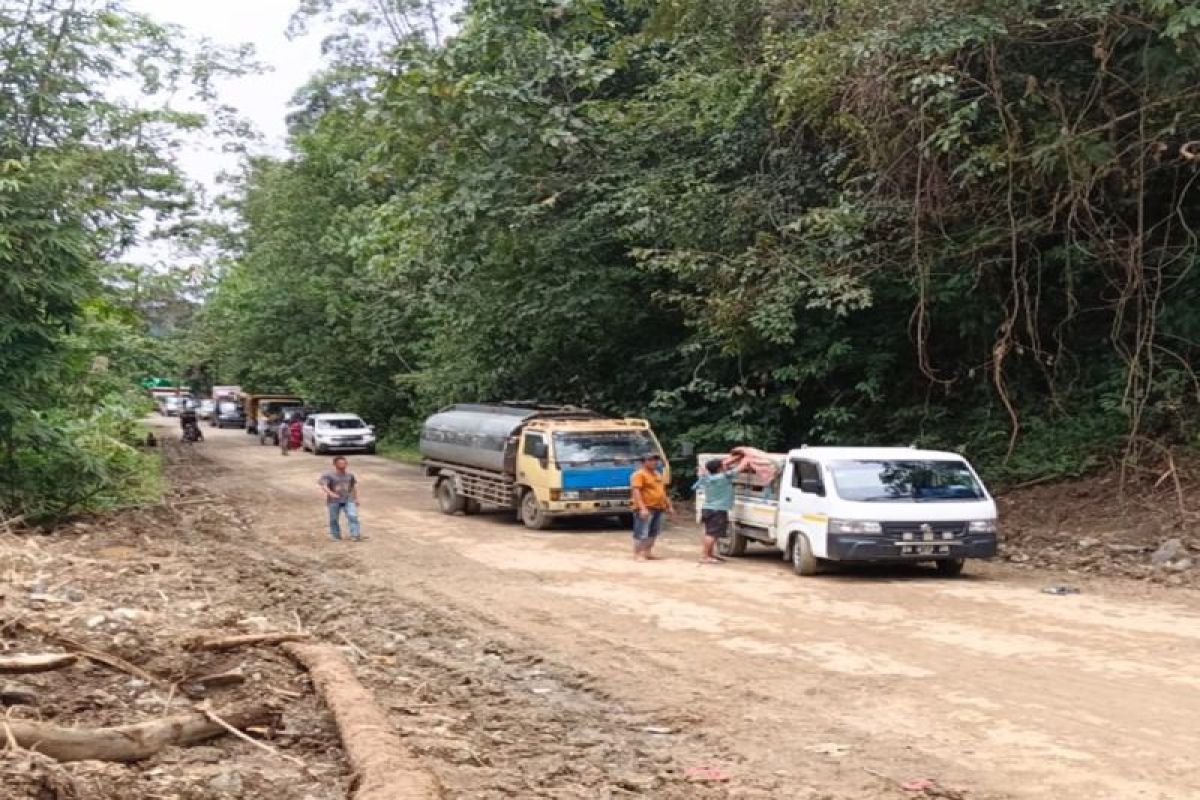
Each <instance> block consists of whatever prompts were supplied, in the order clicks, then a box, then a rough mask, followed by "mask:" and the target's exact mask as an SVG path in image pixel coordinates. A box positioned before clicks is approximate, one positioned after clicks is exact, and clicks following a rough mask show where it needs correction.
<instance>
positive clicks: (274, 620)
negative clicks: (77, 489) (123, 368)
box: [0, 450, 770, 800]
mask: <svg viewBox="0 0 1200 800" xmlns="http://www.w3.org/2000/svg"><path fill="white" fill-rule="evenodd" d="M171 452H172V453H174V454H175V455H174V457H173V458H172V459H171V460H172V462H173V463H172V465H171V467H170V470H169V471H170V474H171V477H172V480H173V483H174V488H173V489H172V491H171V492H170V496H169V498H168V500H167V503H166V504H165V505H163V506H161V507H157V508H153V509H147V510H142V511H134V512H127V513H123V514H118V515H113V516H111V517H108V518H104V519H91V520H85V521H80V522H77V523H74V524H72V525H69V526H67V527H65V528H64V529H61V530H59V531H57V532H56V533H55V534H54V535H52V536H42V535H39V534H34V533H23V534H21V535H11V534H9V535H0V598H2V605H0V655H12V654H14V653H66V652H80V651H81V650H82V651H86V652H90V653H93V654H97V656H98V657H97V658H89V657H83V658H80V659H79V660H78V661H77V662H76V663H75V664H74V665H72V666H69V667H67V668H64V669H58V670H54V671H48V672H41V673H31V674H21V675H7V676H6V675H0V699H2V701H3V703H4V705H5V706H6V708H5V709H4V711H5V713H6V714H7V718H8V719H9V720H12V721H14V723H15V721H16V720H36V721H40V722H45V723H54V724H57V725H61V726H70V727H76V726H78V727H80V728H87V729H92V728H100V727H104V726H112V725H122V724H128V723H134V722H142V721H149V720H155V719H160V718H163V717H165V716H167V715H174V714H180V713H187V712H190V711H194V710H195V709H196V708H212V709H216V710H217V711H218V712H219V711H221V710H222V709H231V708H238V707H245V706H248V705H254V704H256V703H264V702H265V703H267V704H268V705H269V706H270V708H271V714H270V715H269V717H268V718H267V719H265V720H264V721H262V723H261V724H258V725H252V726H250V727H249V729H248V730H249V733H250V736H251V737H252V738H254V739H255V740H257V741H259V742H261V743H262V744H266V745H267V746H268V747H269V748H270V749H272V750H274V751H275V752H274V753H272V752H268V751H267V750H266V749H263V748H262V747H258V746H255V745H254V744H253V743H251V742H248V741H245V740H243V739H240V738H236V737H234V736H230V735H225V736H219V737H217V738H213V739H212V740H210V741H207V742H205V743H203V744H200V745H197V746H181V747H176V746H171V747H167V748H165V749H163V750H162V751H161V752H159V753H158V754H157V755H154V756H153V757H150V758H148V759H145V760H141V761H137V762H134V763H129V764H124V763H115V762H105V761H78V762H71V763H58V762H56V761H53V760H51V759H49V758H47V757H45V756H42V755H40V754H38V753H37V752H34V751H36V750H37V747H36V746H32V747H31V748H30V749H21V748H16V747H12V746H10V747H9V748H8V749H7V750H4V751H3V752H0V798H3V800H15V799H17V798H20V799H21V800H35V798H36V800H48V799H50V798H55V799H61V800H67V799H68V798H78V799H79V800H110V799H111V800H151V798H155V799H156V800H157V799H159V798H180V800H192V799H193V798H195V799H196V800H199V798H206V799H209V798H247V799H248V798H266V797H269V798H272V799H273V800H293V799H294V800H326V799H327V798H328V799H329V800H332V799H333V798H344V797H346V796H347V793H348V791H349V789H350V784H351V781H352V776H351V775H350V773H349V768H348V766H347V762H346V758H345V756H344V753H343V752H342V749H341V746H340V744H339V739H338V735H337V729H336V727H335V725H334V723H333V720H332V718H331V716H330V714H329V712H328V710H327V709H326V708H325V707H324V706H323V704H322V702H321V700H320V698H319V697H318V696H317V695H316V694H315V693H314V692H313V689H312V686H311V685H310V682H309V678H308V676H307V675H306V674H305V673H304V672H303V671H302V670H301V669H300V668H298V667H297V665H296V664H294V663H292V662H291V661H290V660H289V659H288V658H287V657H286V656H285V655H284V653H283V652H281V650H280V649H279V648H278V647H275V646H260V647H251V648H239V649H237V650H232V651H228V652H193V651H189V650H188V649H186V647H185V645H186V643H187V642H188V641H190V640H192V639H193V638H194V637H195V636H197V635H205V634H207V635H229V634H244V633H255V632H261V631H279V630H301V629H302V630H306V631H310V632H311V633H312V634H313V636H314V638H316V639H319V640H323V641H326V642H331V643H335V644H337V645H338V646H339V647H340V648H341V650H342V652H343V654H344V655H345V657H346V658H347V659H348V660H349V661H351V662H352V663H353V665H354V667H355V671H356V673H357V674H358V677H359V679H360V680H362V681H363V682H364V683H365V684H366V685H367V687H368V688H369V689H370V690H371V691H372V693H373V694H374V696H375V697H376V698H377V699H378V701H379V703H380V704H381V705H382V706H383V708H384V709H385V710H386V712H387V715H388V718H389V722H390V724H391V725H392V726H393V727H394V728H395V729H396V730H397V731H399V733H400V734H401V736H402V739H403V742H404V745H405V747H406V748H407V749H408V751H409V752H410V753H412V754H415V756H416V757H417V758H418V759H419V760H420V762H421V763H422V764H423V765H425V766H426V767H427V768H428V769H429V770H431V771H432V772H433V773H435V774H436V777H437V779H438V781H439V782H440V783H441V784H442V786H443V787H444V791H445V794H446V796H448V797H463V798H467V797H470V798H492V797H496V798H498V797H532V796H542V797H560V798H561V797H589V798H595V797H610V796H611V797H617V796H625V795H629V794H646V795H649V796H654V797H663V798H675V797H678V798H683V797H687V798H705V797H718V796H721V797H724V796H727V792H726V788H725V787H723V786H721V785H719V782H712V781H711V780H706V778H711V777H712V776H706V775H704V774H701V775H695V774H694V775H692V776H690V777H689V776H688V775H686V774H685V772H684V769H683V767H682V766H681V765H680V764H681V762H680V761H679V759H680V758H685V757H688V756H691V757H692V759H693V763H694V760H697V759H702V758H703V756H702V754H701V752H700V751H702V750H703V745H702V744H700V743H698V742H689V741H688V739H687V737H685V736H681V735H680V734H679V731H677V730H669V729H666V728H663V727H661V726H658V725H656V721H655V720H654V719H653V718H649V717H646V716H643V715H639V714H638V713H635V712H633V711H630V710H629V709H627V708H624V707H623V706H622V705H621V704H620V703H619V702H617V701H616V700H614V699H613V698H611V697H609V696H607V695H605V694H604V692H602V691H599V690H597V689H596V688H594V687H593V686H591V685H590V682H589V679H588V678H587V677H586V676H584V675H581V674H577V673H575V672H573V671H572V670H570V669H569V668H565V667H562V666H558V665H554V664H550V663H545V662H544V661H543V660H542V659H541V658H540V657H539V656H537V655H535V654H531V653H529V652H522V651H520V650H517V649H514V648H513V647H512V646H510V644H509V643H508V642H506V641H505V639H504V637H503V635H497V636H496V637H494V638H491V637H484V638H480V636H479V634H478V632H477V631H472V630H468V629H467V628H466V627H464V626H462V625H460V624H459V621H458V620H456V619H455V618H454V616H453V614H452V613H451V612H449V611H446V610H442V609H437V608H431V607H423V606H421V605H419V604H414V603H413V602H412V601H411V600H408V601H405V602H404V603H403V604H401V603H400V602H399V601H398V600H397V599H396V598H395V597H393V596H391V595H388V594H386V593H383V592H381V591H379V590H377V589H371V588H361V587H358V586H356V585H355V584H354V583H353V582H350V581H346V580H344V579H341V578H339V577H338V576H337V575H336V571H337V566H338V564H337V563H336V562H337V561H338V559H339V558H341V559H345V558H346V557H345V556H336V555H335V556H333V557H332V558H331V559H328V560H325V561H314V560H308V559H304V558H299V557H296V556H289V555H285V554H282V553H280V552H278V551H275V550H273V549H272V548H271V547H270V546H269V545H267V543H266V542H265V541H264V540H262V539H260V538H258V537H257V535H256V534H255V532H254V528H253V520H252V519H251V517H250V515H249V514H248V513H247V510H246V509H245V508H244V507H243V508H239V507H237V505H236V504H234V503H232V502H231V501H230V499H229V498H228V497H225V496H221V495H217V494H213V493H212V490H211V489H201V488H199V486H198V484H195V483H193V482H192V478H194V477H197V476H202V475H210V476H211V474H212V473H213V472H214V471H216V470H219V468H218V467H215V466H213V465H212V464H210V463H209V462H207V461H205V460H203V459H202V458H201V457H200V456H199V455H198V454H196V453H189V452H187V451H176V450H172V451H171ZM181 452H182V453H183V457H182V461H181V460H180V458H181V456H180V453H181ZM266 513H269V512H266ZM331 561H332V562H335V563H332V564H331V563H330V562H331ZM342 566H343V567H344V566H345V564H343V565H342ZM331 568H332V570H331ZM131 673H132V674H131ZM139 675H141V677H139ZM202 704H203V705H202ZM3 733H4V731H3V730H0V745H3V743H4V738H3ZM668 736H669V738H670V741H671V748H670V750H669V751H668V750H667V749H666V748H665V747H664V745H663V742H664V739H665V738H666V737H668ZM10 744H12V743H10ZM718 777H719V776H718ZM745 791H746V794H744V795H743V796H748V797H754V796H759V797H767V796H770V795H769V788H764V789H763V790H762V791H761V792H759V791H755V790H754V789H753V787H749V788H747V789H745Z"/></svg>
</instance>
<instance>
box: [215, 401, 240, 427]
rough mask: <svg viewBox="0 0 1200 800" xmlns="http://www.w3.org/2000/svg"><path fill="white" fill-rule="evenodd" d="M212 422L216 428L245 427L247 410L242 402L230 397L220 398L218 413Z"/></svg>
mask: <svg viewBox="0 0 1200 800" xmlns="http://www.w3.org/2000/svg"><path fill="white" fill-rule="evenodd" d="M210 424H211V425H212V426H213V427H215V428H244V427H245V426H246V412H245V411H244V410H243V408H242V404H241V402H239V401H237V400H232V399H229V398H225V399H221V400H218V401H217V409H216V414H215V415H214V416H213V418H212V420H211V423H210Z"/></svg>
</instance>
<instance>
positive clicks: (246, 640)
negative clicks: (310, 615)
mask: <svg viewBox="0 0 1200 800" xmlns="http://www.w3.org/2000/svg"><path fill="white" fill-rule="evenodd" d="M310 638H311V637H310V636H309V635H308V634H307V633H246V634H242V635H239V636H219V637H215V638H197V639H192V640H191V641H189V642H187V644H186V645H185V646H186V647H187V649H188V650H192V651H199V650H204V651H208V652H220V651H222V650H236V649H237V648H239V647H252V646H254V645H257V644H282V643H283V642H303V641H307V640H308V639H310Z"/></svg>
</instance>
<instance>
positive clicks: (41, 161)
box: [0, 0, 240, 522]
mask: <svg viewBox="0 0 1200 800" xmlns="http://www.w3.org/2000/svg"><path fill="white" fill-rule="evenodd" d="M182 42H183V39H182V37H180V36H179V32H178V31H172V30H167V29H164V28H162V27H160V26H158V25H156V24H154V23H153V22H151V21H150V20H148V19H146V18H144V17H141V16H139V15H136V14H132V13H130V12H129V11H127V10H126V9H125V8H124V7H123V6H122V5H121V4H120V3H119V2H99V1H98V0H97V1H92V2H68V1H67V0H37V2H25V1H24V0H22V2H9V1H8V0H0V521H5V520H7V519H9V518H12V517H18V516H19V517H23V518H24V519H26V520H27V521H29V522H39V521H43V520H53V519H56V518H59V517H61V516H63V515H65V514H69V513H71V512H73V511H78V510H87V509H96V508H105V507H111V506H113V505H118V504H122V503H127V502H136V501H138V500H139V499H142V498H144V497H146V496H148V495H149V494H151V493H153V491H154V489H155V483H156V473H155V471H154V469H153V464H152V463H151V460H150V459H149V458H148V457H147V456H146V455H144V454H143V453H142V452H141V451H139V450H138V449H137V448H136V447H135V444H136V443H137V441H138V440H140V438H141V437H142V435H143V434H142V433H140V432H139V431H138V430H137V427H136V425H135V421H136V419H137V418H138V417H139V416H140V415H141V414H142V413H144V412H145V410H146V408H145V407H143V404H144V403H145V401H144V400H143V399H141V398H140V397H139V396H138V395H137V394H136V392H135V389H136V386H137V383H136V380H137V379H139V378H140V377H141V376H142V375H144V374H145V373H146V372H147V371H156V370H158V369H161V368H162V367H163V358H164V357H165V356H164V348H163V344H162V342H161V341H157V340H154V339H151V338H150V337H149V336H148V333H149V329H148V328H149V326H148V323H147V317H146V316H145V315H143V314H141V313H139V309H138V302H139V301H140V300H141V299H144V298H146V297H148V296H149V295H148V294H147V293H146V292H145V291H143V290H142V289H141V288H138V287H136V286H133V285H132V284H131V283H130V280H129V278H130V277H131V276H143V277H144V276H145V275H147V274H150V273H147V271H146V270H145V269H139V268H119V267H118V265H117V261H118V259H119V258H120V256H121V254H122V253H124V252H125V251H127V250H128V248H129V247H130V246H132V245H133V244H134V243H135V242H137V240H138V237H139V235H141V234H143V233H145V232H146V221H147V219H150V218H153V219H155V220H158V221H160V222H161V223H162V224H163V225H170V224H172V223H178V222H180V221H182V219H183V213H184V212H185V211H186V210H187V209H189V208H190V207H191V198H190V193H189V192H188V190H187V187H186V186H185V184H184V182H183V180H182V179H181V178H180V176H179V174H178V169H177V166H176V164H175V163H174V161H173V152H172V149H173V148H174V147H175V146H176V142H175V137H176V136H177V135H178V133H179V132H180V131H187V130H195V129H197V128H198V127H200V126H201V125H202V124H203V122H204V119H203V118H202V117H199V116H197V115H195V114H190V113H181V112H179V111H175V110H172V108H171V107H170V106H169V105H168V104H166V103H165V102H160V101H159V98H164V97H168V96H170V95H172V94H174V93H178V92H181V91H182V90H184V89H188V88H190V90H191V92H190V94H194V95H195V96H196V97H198V98H211V97H212V94H211V81H212V79H213V78H214V77H215V76H216V75H218V74H220V73H221V72H223V71H224V70H227V69H236V68H237V65H238V64H239V61H240V58H239V57H232V58H226V57H225V56H224V55H223V54H221V53H218V52H216V51H209V52H208V54H207V57H206V59H201V60H199V61H197V60H195V59H194V58H193V57H192V56H190V55H188V54H187V53H185V52H184V50H183V49H182V48H183V43H182ZM184 94H185V96H187V95H188V94H189V93H184ZM126 96H127V97H129V98H132V99H123V98H125V97H126ZM154 280H157V281H159V282H160V283H161V282H163V281H166V282H167V283H172V282H175V279H174V278H155V279H154ZM152 282H153V281H152Z"/></svg>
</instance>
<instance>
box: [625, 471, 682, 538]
mask: <svg viewBox="0 0 1200 800" xmlns="http://www.w3.org/2000/svg"><path fill="white" fill-rule="evenodd" d="M661 463H662V459H661V458H660V457H659V456H658V454H657V453H649V454H647V455H645V456H643V458H642V467H641V469H639V470H638V471H637V472H635V473H633V477H632V478H630V479H629V483H630V488H631V489H632V491H633V509H634V517H633V557H634V559H635V560H638V561H649V560H651V559H653V558H655V556H652V555H650V551H651V550H652V549H653V548H654V542H655V540H656V539H657V538H658V535H659V534H660V533H662V524H663V515H664V514H674V513H675V507H674V506H673V505H671V498H670V496H669V495H668V494H667V484H666V481H664V480H663V477H662V472H661V470H660V466H661Z"/></svg>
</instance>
